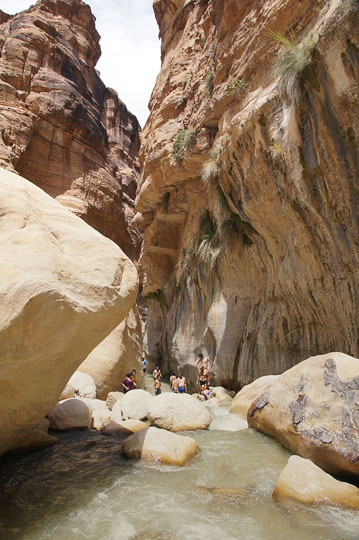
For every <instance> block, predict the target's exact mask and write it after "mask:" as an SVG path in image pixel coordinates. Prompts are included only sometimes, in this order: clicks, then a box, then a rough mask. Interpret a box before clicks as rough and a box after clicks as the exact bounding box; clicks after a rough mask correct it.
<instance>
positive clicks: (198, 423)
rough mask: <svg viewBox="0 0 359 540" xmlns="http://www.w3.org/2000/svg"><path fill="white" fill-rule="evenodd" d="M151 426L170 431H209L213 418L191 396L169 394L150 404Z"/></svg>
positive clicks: (155, 398) (162, 395)
mask: <svg viewBox="0 0 359 540" xmlns="http://www.w3.org/2000/svg"><path fill="white" fill-rule="evenodd" d="M148 419H149V421H150V423H151V425H153V426H155V427H159V428H163V429H168V430H170V431H186V430H193V429H207V428H208V426H209V424H210V423H211V420H212V417H211V415H210V413H209V412H208V410H207V409H206V407H205V406H204V405H203V404H202V403H201V402H199V401H198V400H197V399H196V398H194V397H192V396H190V395H189V394H172V393H170V392H167V393H165V394H161V395H160V396H156V397H154V398H152V399H151V401H150V402H149V404H148Z"/></svg>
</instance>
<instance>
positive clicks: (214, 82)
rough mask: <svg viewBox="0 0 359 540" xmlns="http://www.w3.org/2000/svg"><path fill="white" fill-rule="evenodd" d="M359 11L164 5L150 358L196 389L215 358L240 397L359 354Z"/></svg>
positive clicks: (148, 185)
mask: <svg viewBox="0 0 359 540" xmlns="http://www.w3.org/2000/svg"><path fill="white" fill-rule="evenodd" d="M355 6H356V4H355V2H350V1H349V0H348V1H332V2H329V1H328V2H322V3H320V5H318V3H316V2H313V1H310V0H303V1H300V2H291V1H289V0H287V1H286V0H283V1H275V0H273V1H253V0H246V1H237V0H228V1H226V2H222V1H219V0H218V1H216V0H213V1H210V2H206V1H201V2H197V1H196V2H195V1H190V2H184V1H181V0H176V1H175V0H172V1H171V2H167V1H165V0H164V1H161V0H156V1H155V2H154V10H155V14H156V17H157V21H158V24H159V28H160V36H161V39H162V69H161V73H160V75H159V77H158V79H157V83H156V86H155V89H154V91H153V94H152V98H151V102H150V109H151V115H150V118H149V120H148V122H147V124H146V126H145V129H144V131H143V133H142V146H141V151H140V161H141V180H140V184H139V188H138V193H137V198H136V208H137V211H138V212H139V213H140V215H139V216H137V217H136V220H137V221H138V222H141V223H142V224H143V228H144V243H143V248H142V255H141V259H140V271H141V280H142V282H143V293H142V294H143V295H144V296H145V297H147V298H148V299H149V315H148V321H147V327H146V336H145V344H146V348H147V351H148V355H149V356H150V357H151V358H153V359H154V361H156V362H159V361H162V363H163V365H164V366H166V367H167V368H168V369H171V368H177V367H178V368H180V369H182V370H184V371H185V372H186V373H187V375H188V376H189V377H192V378H194V375H195V368H194V365H195V364H194V363H195V359H196V356H197V353H198V352H200V351H201V350H202V351H203V352H205V353H207V354H208V355H209V356H210V358H212V359H213V360H214V374H215V379H216V381H217V382H218V384H223V385H227V386H229V387H231V388H233V389H238V388H240V387H241V386H243V385H244V384H247V383H248V382H251V381H252V380H253V379H255V378H257V377H259V376H262V375H267V374H273V373H282V372H283V371H284V370H286V369H288V368H289V367H291V366H292V365H294V364H296V363H297V362H299V361H301V360H303V359H304V358H307V357H308V356H311V355H312V354H319V353H323V352H328V351H331V350H332V351H336V350H337V351H345V352H347V353H348V354H351V355H354V356H357V355H358V352H359V350H358V347H359V341H358V323H357V321H358V157H359V156H358V136H359V131H358V130H359V122H358V112H359V111H358V68H359V66H358V60H359V56H358V54H359V52H358V51H359V49H358V45H359V44H358V17H357V11H355V9H356V8H355ZM354 8H355V9H354ZM271 32H272V34H273V33H274V37H276V36H277V38H278V37H279V39H277V40H276V39H273V35H271ZM290 32H292V34H291V33H290ZM276 33H277V34H276ZM288 33H289V34H288ZM288 35H289V37H288V40H287V41H288V43H289V46H288V43H287V44H285V43H284V44H283V43H281V40H280V37H281V36H283V38H284V37H285V36H288ZM290 40H292V45H293V47H294V45H295V49H293V48H292V49H291V48H290V46H291V41H290ZM293 50H294V53H293ZM291 54H293V55H294V57H293V64H294V65H290V64H289V68H287V70H285V69H284V70H282V72H281V73H278V70H276V67H275V66H276V62H277V63H278V62H280V61H282V64H283V63H284V64H285V62H286V59H287V60H289V62H290V55H291ZM278 55H279V56H278ZM295 55H297V56H298V57H300V58H299V60H300V61H301V62H302V64H300V62H299V65H298V66H297V65H295V61H296V57H295ZM303 58H304V62H303Z"/></svg>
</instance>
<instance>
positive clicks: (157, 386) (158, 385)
mask: <svg viewBox="0 0 359 540" xmlns="http://www.w3.org/2000/svg"><path fill="white" fill-rule="evenodd" d="M153 388H154V389H155V395H156V396H159V395H160V394H161V392H162V390H161V377H160V376H159V375H157V377H156V379H155V381H154V383H153Z"/></svg>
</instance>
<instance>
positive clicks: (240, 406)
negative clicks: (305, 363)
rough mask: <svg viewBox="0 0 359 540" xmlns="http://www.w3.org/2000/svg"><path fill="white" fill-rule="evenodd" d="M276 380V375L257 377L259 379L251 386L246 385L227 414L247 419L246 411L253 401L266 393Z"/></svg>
mask: <svg viewBox="0 0 359 540" xmlns="http://www.w3.org/2000/svg"><path fill="white" fill-rule="evenodd" d="M277 378H278V375H265V376H264V377H259V379H256V380H255V381H253V382H252V383H251V384H246V386H244V387H243V388H242V390H240V391H239V392H238V394H237V395H236V397H235V398H234V400H233V403H232V405H231V408H230V409H229V412H231V413H235V414H240V415H241V416H243V417H244V418H247V414H248V409H249V408H250V406H251V405H252V403H253V401H254V400H255V399H257V398H258V397H259V396H260V395H261V394H263V392H267V391H268V390H269V388H270V387H271V386H272V384H273V383H274V381H276V380H277Z"/></svg>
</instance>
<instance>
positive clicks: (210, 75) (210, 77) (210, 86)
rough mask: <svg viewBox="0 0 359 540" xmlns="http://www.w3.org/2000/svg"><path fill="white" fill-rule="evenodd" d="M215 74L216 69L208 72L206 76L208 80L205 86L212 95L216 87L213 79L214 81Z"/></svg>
mask: <svg viewBox="0 0 359 540" xmlns="http://www.w3.org/2000/svg"><path fill="white" fill-rule="evenodd" d="M215 75H216V74H215V72H214V71H210V72H209V73H208V75H207V77H206V82H205V84H204V86H205V89H206V93H207V94H210V95H212V94H213V88H214V84H213V81H214V77H215Z"/></svg>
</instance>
